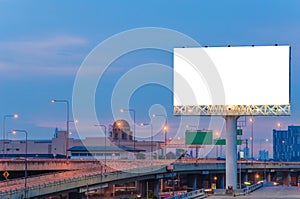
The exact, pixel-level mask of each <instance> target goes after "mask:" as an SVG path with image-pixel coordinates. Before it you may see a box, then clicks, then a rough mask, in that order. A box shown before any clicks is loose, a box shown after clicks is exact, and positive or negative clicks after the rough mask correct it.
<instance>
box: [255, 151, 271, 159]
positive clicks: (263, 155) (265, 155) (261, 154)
mask: <svg viewBox="0 0 300 199" xmlns="http://www.w3.org/2000/svg"><path fill="white" fill-rule="evenodd" d="M258 160H260V161H264V160H269V151H267V150H259V151H258Z"/></svg>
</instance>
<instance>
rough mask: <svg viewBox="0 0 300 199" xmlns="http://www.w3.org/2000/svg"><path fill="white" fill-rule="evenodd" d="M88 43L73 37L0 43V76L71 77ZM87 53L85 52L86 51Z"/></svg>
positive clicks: (82, 57) (80, 38)
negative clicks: (45, 75)
mask: <svg viewBox="0 0 300 199" xmlns="http://www.w3.org/2000/svg"><path fill="white" fill-rule="evenodd" d="M88 43H89V42H88V41H87V40H86V39H85V38H82V37H77V36H55V37H49V38H45V39H35V40H26V41H2V42H0V74H1V75H2V76H6V75H9V76H10V77H12V76H19V75H21V76H22V75H24V74H27V75H37V74H38V75H39V76H40V75H42V74H47V75H49V74H53V75H74V74H75V73H76V71H77V68H78V66H79V65H80V63H81V62H82V60H83V59H84V58H85V56H86V54H87V53H88V52H85V51H87V50H86V48H87V47H88ZM88 50H89V49H88Z"/></svg>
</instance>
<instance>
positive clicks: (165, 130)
mask: <svg viewBox="0 0 300 199" xmlns="http://www.w3.org/2000/svg"><path fill="white" fill-rule="evenodd" d="M153 117H164V118H165V125H164V127H163V130H164V133H165V160H166V159H167V133H168V131H167V130H168V118H167V116H166V115H162V114H153Z"/></svg>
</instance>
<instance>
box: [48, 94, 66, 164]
mask: <svg viewBox="0 0 300 199" xmlns="http://www.w3.org/2000/svg"><path fill="white" fill-rule="evenodd" d="M51 102H52V103H56V102H58V103H66V105H67V122H66V124H67V132H66V152H65V153H66V160H68V145H69V122H70V121H69V101H68V100H57V99H52V100H51Z"/></svg>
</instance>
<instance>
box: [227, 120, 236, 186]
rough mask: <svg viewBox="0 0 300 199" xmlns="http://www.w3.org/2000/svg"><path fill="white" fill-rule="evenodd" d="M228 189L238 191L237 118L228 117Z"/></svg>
mask: <svg viewBox="0 0 300 199" xmlns="http://www.w3.org/2000/svg"><path fill="white" fill-rule="evenodd" d="M225 120H226V189H228V187H229V186H231V187H232V189H233V190H235V189H237V154H236V140H237V138H236V127H237V117H236V116H226V117H225Z"/></svg>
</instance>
